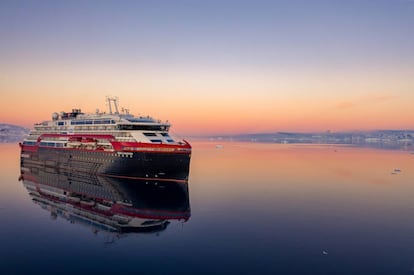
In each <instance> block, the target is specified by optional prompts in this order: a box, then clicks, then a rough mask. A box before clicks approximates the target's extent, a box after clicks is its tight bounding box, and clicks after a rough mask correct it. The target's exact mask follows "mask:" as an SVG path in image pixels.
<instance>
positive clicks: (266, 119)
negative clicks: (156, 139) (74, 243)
mask: <svg viewBox="0 0 414 275" xmlns="http://www.w3.org/2000/svg"><path fill="white" fill-rule="evenodd" d="M413 30H414V1H413V0H388V1H382V0H360V1H353V0H346V1H336V0H330V1H296V0H292V1H260V0H256V1H242V0H240V1H224V0H223V1H215V0H209V1H196V0H194V1H171V0H170V1H157V0H155V1H138V0H137V1H123V0H120V1H105V0H101V1H93V0H88V1H76V0H71V1H42V0H38V1H35V0H33V1H24V0H23V1H8V0H2V1H0V96H1V97H0V98H1V103H2V106H1V108H0V122H2V123H12V124H18V125H22V126H26V127H31V126H32V124H33V123H36V122H40V121H43V120H48V119H50V118H51V114H52V113H53V112H56V111H57V112H60V111H70V110H71V109H72V108H81V109H82V110H83V111H84V112H95V110H96V109H97V108H99V109H100V110H107V106H106V105H105V97H106V96H108V95H111V96H117V97H118V98H119V103H120V105H121V106H123V107H125V108H128V109H129V110H130V111H131V112H132V113H134V114H135V115H138V114H140V115H151V116H153V117H156V118H159V119H161V120H168V121H169V122H171V124H172V125H173V126H172V132H173V133H176V134H179V135H215V134H238V133H257V132H275V131H297V132H315V131H327V130H330V131H351V130H375V129H414V108H413V102H414V34H413Z"/></svg>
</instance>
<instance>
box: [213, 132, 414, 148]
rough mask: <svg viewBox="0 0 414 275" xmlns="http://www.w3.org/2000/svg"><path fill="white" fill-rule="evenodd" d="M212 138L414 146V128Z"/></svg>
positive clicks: (394, 146)
mask: <svg viewBox="0 0 414 275" xmlns="http://www.w3.org/2000/svg"><path fill="white" fill-rule="evenodd" d="M209 138H210V139H211V140H232V141H244V142H246V141H248V142H264V143H283V144H286V143H291V144H298V143H308V144H309V143H310V144H350V145H362V146H368V147H381V148H406V149H411V148H413V147H414V130H377V131H357V132H330V131H327V132H321V133H292V132H274V133H255V134H240V135H233V136H210V137H209Z"/></svg>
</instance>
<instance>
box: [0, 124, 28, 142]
mask: <svg viewBox="0 0 414 275" xmlns="http://www.w3.org/2000/svg"><path fill="white" fill-rule="evenodd" d="M28 133H29V129H27V128H24V127H21V126H17V125H12V124H4V123H0V143H4V142H19V141H22V140H23V138H24V137H25V136H26V135H27V134H28Z"/></svg>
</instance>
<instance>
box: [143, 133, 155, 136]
mask: <svg viewBox="0 0 414 275" xmlns="http://www.w3.org/2000/svg"><path fill="white" fill-rule="evenodd" d="M144 136H147V137H155V136H157V134H156V133H144Z"/></svg>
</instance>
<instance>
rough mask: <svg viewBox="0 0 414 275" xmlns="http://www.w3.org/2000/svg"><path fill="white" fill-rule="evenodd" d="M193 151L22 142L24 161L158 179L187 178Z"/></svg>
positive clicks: (129, 176) (112, 175) (66, 168)
mask: <svg viewBox="0 0 414 275" xmlns="http://www.w3.org/2000/svg"><path fill="white" fill-rule="evenodd" d="M190 158H191V154H190V153H176V152H122V151H115V152H107V151H98V150H77V149H66V148H47V147H35V146H23V147H22V151H21V164H22V165H23V166H24V165H31V166H35V167H36V166H38V167H39V168H42V167H49V168H52V169H56V170H57V171H58V172H80V173H90V174H94V175H101V176H110V177H120V178H135V179H158V180H163V179H164V180H183V181H187V180H188V174H189V168H190Z"/></svg>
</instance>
